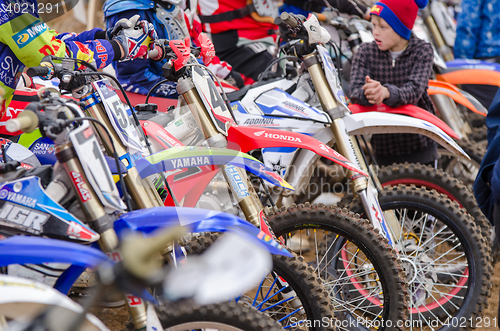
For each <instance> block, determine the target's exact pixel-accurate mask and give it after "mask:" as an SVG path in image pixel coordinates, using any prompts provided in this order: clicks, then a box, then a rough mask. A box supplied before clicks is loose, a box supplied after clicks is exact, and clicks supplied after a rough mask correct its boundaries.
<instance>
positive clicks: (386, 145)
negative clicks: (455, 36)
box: [350, 33, 435, 156]
mask: <svg viewBox="0 0 500 331" xmlns="http://www.w3.org/2000/svg"><path fill="white" fill-rule="evenodd" d="M433 59H434V56H433V49H432V46H431V45H430V44H429V43H427V42H425V41H423V40H421V39H419V38H417V37H416V36H415V35H414V34H413V33H412V35H411V37H410V40H409V43H408V47H407V48H406V49H405V50H404V52H403V53H402V54H401V55H400V56H399V57H398V58H396V60H393V58H392V56H391V54H390V52H389V51H381V50H379V48H378V46H377V44H376V43H375V42H372V43H367V44H363V45H361V47H360V48H359V50H358V52H357V53H356V55H355V56H354V60H353V63H352V70H351V80H350V81H351V82H350V98H351V102H352V103H356V104H360V105H363V106H371V104H370V103H369V102H368V100H367V99H366V96H365V94H364V90H363V89H362V87H363V85H364V84H365V77H366V76H370V78H372V79H374V80H377V81H379V82H380V83H382V85H384V86H385V87H387V88H388V89H389V92H390V93H391V96H390V97H389V98H387V99H386V100H384V103H385V104H386V105H388V106H390V107H397V106H402V105H408V104H412V105H416V106H419V107H421V108H423V109H426V110H427V111H429V112H430V113H432V114H435V110H434V105H433V104H432V101H431V98H430V97H429V95H428V94H427V88H428V85H429V79H430V78H431V75H432V63H433ZM371 143H372V147H373V151H374V152H375V154H378V155H386V156H389V155H408V154H412V153H415V152H418V151H421V150H423V149H425V148H427V147H429V146H431V144H434V141H433V140H432V139H430V138H427V137H425V136H421V135H416V134H409V133H404V134H384V135H374V136H373V138H372V140H371Z"/></svg>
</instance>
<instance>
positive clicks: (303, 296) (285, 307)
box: [29, 67, 405, 329]
mask: <svg viewBox="0 0 500 331" xmlns="http://www.w3.org/2000/svg"><path fill="white" fill-rule="evenodd" d="M188 68H189V67H188ZM36 70H42V69H34V68H32V69H30V70H29V71H30V74H33V71H36ZM56 74H57V72H56ZM75 75H76V76H78V74H77V73H75ZM59 77H61V78H62V77H63V76H62V75H59ZM90 86H91V87H95V86H94V85H92V84H91V85H90ZM96 90H97V91H99V89H96ZM109 91H110V89H109V88H108V89H107V93H109ZM215 91H216V90H215ZM97 93H99V92H97ZM214 93H215V92H214ZM97 95H99V97H100V100H101V101H100V102H98V104H97V106H96V107H95V109H97V110H99V109H101V110H100V111H101V112H102V114H103V115H101V117H100V118H102V119H103V120H104V121H105V120H108V121H109V119H108V116H109V118H111V119H112V120H113V119H114V117H113V116H116V115H113V114H114V113H115V112H116V111H111V112H108V109H107V107H108V106H111V105H113V103H114V101H115V100H110V99H109V98H106V96H105V95H101V94H97ZM115 96H116V94H115ZM111 101H112V102H111ZM106 105H107V106H106ZM100 107H106V108H104V109H102V108H100ZM111 110H113V108H111ZM95 113H97V112H96V111H94V113H93V114H95ZM93 117H95V118H97V117H99V115H93ZM122 119H123V117H122ZM118 122H119V121H118V120H116V123H118ZM128 123H136V122H135V121H134V120H133V118H131V119H130V120H128ZM130 125H135V124H130ZM109 127H110V128H113V127H112V126H111V125H110V126H109ZM115 132H120V131H118V130H116V131H115ZM252 132H253V131H252ZM132 136H133V134H129V135H127V137H132ZM306 138H307V137H306ZM104 139H106V137H104ZM163 140H165V137H163ZM120 143H121V140H120V139H116V140H115V141H114V144H115V146H119V144H120ZM117 148H118V149H119V148H120V147H117ZM124 149H125V148H124ZM215 149H216V148H211V150H215ZM173 150H175V148H173V149H171V150H167V151H164V152H160V153H157V154H155V155H152V156H148V157H145V158H143V159H142V160H138V159H137V158H133V159H134V165H135V168H136V170H137V174H138V176H139V177H144V178H146V177H147V176H149V175H151V174H152V172H151V169H153V173H154V172H155V171H157V170H158V169H159V171H170V172H172V173H174V174H175V173H177V172H178V170H179V168H187V167H185V165H186V164H185V162H184V163H183V162H181V164H180V165H179V163H178V160H174V161H175V165H176V166H177V167H172V163H173V162H171V161H172V160H167V159H164V157H165V156H166V154H171V153H170V152H171V151H173ZM332 152H333V150H331V149H330V150H328V149H326V151H325V149H323V150H322V154H326V155H328V153H331V155H333V156H335V157H336V158H337V159H338V158H339V157H340V156H338V155H337V154H335V153H332ZM119 153H121V152H119ZM233 153H234V151H233ZM123 154H126V153H123ZM160 154H161V155H162V156H161V157H159V155H160ZM330 157H331V156H330ZM145 160H147V161H148V162H147V163H146V161H145ZM189 165H190V166H192V167H193V168H196V169H198V168H202V169H205V168H207V167H206V165H205V164H203V163H202V164H198V163H197V162H195V163H193V162H191V164H188V166H189ZM201 165H202V166H203V167H200V166H201ZM167 166H170V168H167ZM229 166H231V164H229V165H228V166H226V167H229ZM257 168H259V167H257ZM264 168H265V167H260V168H259V171H260V172H261V173H262V172H265V169H264ZM128 170H130V169H128ZM247 170H248V169H247ZM267 173H270V174H273V173H272V171H268V172H267ZM128 175H129V173H128V174H127V176H128ZM269 177H271V179H272V178H276V177H277V176H276V175H274V176H271V175H269ZM277 178H279V177H277ZM191 180H192V178H191ZM209 181H210V179H209ZM241 181H242V180H241V179H240V180H239V182H241ZM194 183H195V182H193V181H192V182H191V184H189V185H187V187H190V188H192V187H193V186H194V185H198V184H194ZM226 185H227V184H226ZM125 186H127V185H125ZM183 186H184V187H186V185H183ZM240 189H241V188H240ZM174 191H175V190H174ZM169 196H170V194H169ZM167 198H168V197H167ZM182 200H184V201H189V200H188V199H184V198H183V199H182ZM182 200H181V201H182ZM173 201H174V202H175V200H173ZM259 202H260V201H259ZM330 212H332V211H330ZM344 214H345V216H344V222H343V226H341V227H340V229H336V228H335V227H333V226H331V227H330V228H331V229H332V230H335V229H336V232H335V234H336V235H337V234H342V235H343V236H344V237H346V238H351V240H352V241H351V242H352V243H351V244H350V245H347V246H346V247H345V248H344V249H342V251H346V252H347V251H350V250H352V249H354V247H358V246H360V247H363V249H362V251H361V252H365V251H368V247H370V245H367V246H365V244H364V243H365V242H368V243H371V246H373V247H371V248H370V253H369V254H368V255H367V258H366V259H363V261H365V262H360V261H357V263H361V264H366V263H372V265H373V266H374V269H375V270H373V272H372V273H370V274H372V275H371V277H375V278H374V279H377V278H380V279H382V281H381V282H379V283H376V284H371V285H370V287H369V288H370V289H371V288H372V287H373V288H375V289H376V288H378V289H379V290H375V291H373V293H380V292H382V293H391V296H386V297H384V298H385V299H384V300H386V302H385V304H382V306H379V307H378V308H377V310H378V313H379V315H381V316H384V315H385V316H387V318H389V319H393V320H396V319H397V318H400V317H403V316H404V311H403V309H402V307H403V305H404V302H405V300H404V297H405V291H404V281H403V280H402V279H401V277H400V276H401V267H400V266H398V264H397V262H396V259H395V256H394V255H393V254H394V251H392V250H391V249H390V248H389V246H387V245H386V244H385V243H383V242H381V241H380V240H378V239H377V238H376V237H377V236H376V235H375V237H373V233H372V232H371V231H370V227H369V226H368V225H367V224H365V223H364V222H363V221H361V220H359V219H358V218H356V217H355V216H354V215H352V214H346V213H344ZM158 221H160V220H158V219H156V220H151V222H153V223H154V222H158ZM333 221H334V219H332V220H330V219H325V222H326V223H327V224H329V223H333ZM360 229H363V231H360ZM328 235H329V236H332V232H330V233H329V234H328ZM299 245H300V243H299ZM361 252H360V253H358V255H359V254H361ZM372 252H373V253H372ZM376 252H380V254H381V255H377V253H376ZM345 254H347V253H345ZM363 254H365V253H363ZM391 255H393V258H392V259H391V258H390V256H391ZM283 260H284V259H281V261H279V259H276V260H275V261H274V264H275V270H277V268H280V270H279V271H278V274H279V275H280V276H282V278H283V279H285V280H286V281H287V282H289V283H290V284H293V285H291V286H296V284H301V285H297V286H300V287H301V288H299V289H298V290H296V291H297V293H296V294H295V292H293V291H290V290H287V288H288V289H289V288H290V286H284V285H283V284H281V282H279V280H280V278H278V280H276V279H270V283H267V282H266V283H265V284H263V287H266V286H267V287H270V288H271V289H273V288H274V289H275V290H274V291H268V292H267V294H265V293H264V292H262V291H259V292H258V293H257V294H259V295H261V296H259V298H258V299H259V300H257V299H256V298H253V299H252V300H249V301H250V303H251V304H253V305H254V306H256V307H257V308H258V309H259V310H265V311H268V312H269V309H270V307H279V309H278V312H276V313H274V312H270V313H271V314H272V315H273V316H276V317H279V319H280V320H281V322H282V323H283V324H284V325H288V324H287V323H289V320H292V319H291V318H290V316H291V317H293V318H296V316H297V315H298V316H302V315H303V314H304V312H305V315H306V316H313V317H314V316H317V317H314V318H320V316H323V317H324V316H328V314H329V313H328V309H327V308H328V307H329V305H330V303H329V302H328V301H325V300H322V299H321V295H320V294H321V291H320V290H319V289H320V288H321V286H320V285H319V283H315V282H314V281H313V280H314V279H313V278H311V277H310V275H309V276H308V272H309V269H308V268H305V267H300V266H301V264H302V265H303V264H304V263H303V262H301V261H300V260H293V261H291V262H290V263H289V264H286V263H285V262H286V261H285V262H283ZM367 261H370V262H367ZM296 262H297V263H296ZM346 267H347V268H350V269H352V270H358V269H359V265H356V267H354V266H353V265H350V263H347V264H341V265H338V266H337V269H345V268H346ZM382 272H383V273H384V275H382V276H375V275H378V274H380V273H382ZM286 273H288V274H289V275H288V276H287V275H286ZM358 273H361V276H365V275H364V273H363V272H362V270H361V269H359V271H356V272H354V273H353V277H352V278H351V280H352V279H356V275H357V274H358ZM290 275H291V276H290ZM350 282H351V281H350V280H349V281H346V280H345V279H341V282H337V284H336V287H337V288H341V287H345V286H350ZM284 284H286V282H285V283H284ZM390 284H392V287H394V288H397V291H393V290H392V289H391V285H390ZM394 284H397V285H396V286H394ZM283 286H284V287H283ZM261 287H262V286H261ZM294 289H295V288H294ZM386 291H389V292H386ZM366 293H371V291H369V292H366ZM378 295H379V294H377V296H378ZM342 297H343V300H344V301H346V300H347V301H349V300H357V301H359V300H360V297H361V300H363V301H366V302H370V301H369V299H370V298H371V297H370V296H366V295H364V294H363V293H361V292H360V293H359V294H358V296H354V298H353V297H352V296H351V297H345V296H344V295H342ZM342 297H339V298H342ZM297 298H300V301H301V302H302V304H303V306H304V308H303V309H302V308H301V309H299V308H300V306H297V303H296V302H295V300H297ZM247 299H248V298H247ZM247 299H246V301H248V300H247ZM380 299H382V297H380V298H379V299H378V300H379V301H380ZM263 302H264V303H263ZM381 302H382V301H381ZM393 302H394V303H393ZM398 304H399V305H400V307H401V308H400V309H397V310H394V311H391V310H388V309H386V307H388V306H391V307H392V306H395V305H396V306H397V305H398ZM347 306H349V305H347ZM275 309H276V308H275ZM356 310H357V309H353V308H352V306H351V307H350V310H349V311H347V312H346V315H347V316H348V317H349V318H351V319H352V320H356V316H357V315H359V312H357V311H356ZM283 311H288V313H286V314H284V315H282V312H283ZM393 316H394V317H393ZM299 321H300V319H299ZM291 324H292V325H293V323H291ZM303 327H306V328H307V327H308V326H307V325H305V326H303ZM309 329H314V327H310V328H309Z"/></svg>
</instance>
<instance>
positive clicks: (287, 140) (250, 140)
mask: <svg viewBox="0 0 500 331" xmlns="http://www.w3.org/2000/svg"><path fill="white" fill-rule="evenodd" d="M227 134H228V136H227V140H228V148H231V149H235V150H239V151H242V152H245V153H246V152H248V151H251V150H253V149H260V148H267V147H296V148H305V149H308V150H310V151H312V152H314V153H316V154H318V155H321V156H323V157H326V158H327V159H329V160H332V161H333V162H335V163H338V164H340V165H341V166H343V167H345V168H347V169H349V170H352V171H355V172H357V173H360V174H362V175H364V176H368V175H367V174H366V173H365V172H364V171H362V170H360V169H358V168H357V167H356V165H354V164H353V163H351V162H350V161H349V160H348V159H346V158H345V157H343V156H342V155H341V154H339V153H338V152H337V151H335V150H333V149H331V148H330V147H328V146H326V145H325V144H323V143H322V142H321V141H319V140H317V139H314V138H312V137H309V136H306V135H304V134H301V133H295V132H290V131H282V130H276V129H262V128H253V127H249V126H238V125H232V126H231V127H230V128H229V130H228V131H227Z"/></svg>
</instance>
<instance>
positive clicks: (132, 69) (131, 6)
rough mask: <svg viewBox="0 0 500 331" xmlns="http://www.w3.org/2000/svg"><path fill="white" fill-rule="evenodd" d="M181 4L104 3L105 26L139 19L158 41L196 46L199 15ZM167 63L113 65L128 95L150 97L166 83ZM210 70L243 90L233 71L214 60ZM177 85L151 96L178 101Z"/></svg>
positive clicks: (166, 0) (173, 0) (177, 0)
mask: <svg viewBox="0 0 500 331" xmlns="http://www.w3.org/2000/svg"><path fill="white" fill-rule="evenodd" d="M183 8H186V4H183V3H182V1H181V0H161V1H150V0H106V1H105V3H104V7H103V9H104V18H105V20H106V25H107V26H108V28H109V27H112V26H114V25H115V24H116V23H117V22H118V21H119V20H120V19H127V18H129V17H132V16H134V15H139V17H140V19H142V20H146V21H148V22H151V23H152V24H153V26H154V29H155V31H156V33H157V35H158V39H168V40H184V39H185V38H186V37H191V41H192V43H193V44H194V45H197V42H198V36H199V34H200V33H201V23H200V22H199V21H197V18H196V14H195V13H194V12H193V11H191V10H189V9H187V10H186V12H185V11H184V9H183ZM166 61H167V60H163V61H159V62H156V61H153V60H151V59H134V60H132V61H130V60H125V61H119V62H114V63H113V68H114V69H115V72H116V76H117V78H118V80H119V81H120V83H121V84H122V86H123V87H124V89H125V90H126V91H130V92H134V93H139V94H147V93H148V91H149V90H150V89H151V88H152V87H153V86H154V85H155V84H157V83H158V82H160V81H161V80H164V77H163V71H162V69H161V68H162V66H163V65H164V64H165V62H166ZM208 68H209V69H210V70H211V71H212V72H214V74H216V75H217V77H219V78H223V79H226V80H227V81H228V82H229V83H231V84H233V85H235V86H239V87H242V86H243V79H242V78H241V76H239V74H238V73H236V72H233V71H232V67H231V66H230V65H229V64H227V63H225V62H222V61H220V60H219V59H218V58H217V57H215V58H214V59H213V60H212V61H211V63H210V64H209V65H208ZM176 86H177V84H176V83H174V82H165V83H163V84H161V85H160V86H158V87H157V88H156V90H155V91H154V92H153V93H152V95H153V96H158V97H166V98H177V97H178V94H177V90H176Z"/></svg>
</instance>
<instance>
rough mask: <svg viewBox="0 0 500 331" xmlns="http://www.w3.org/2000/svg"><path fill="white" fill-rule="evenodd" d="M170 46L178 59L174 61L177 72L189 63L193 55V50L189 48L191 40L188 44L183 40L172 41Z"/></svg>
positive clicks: (169, 43)
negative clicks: (190, 56)
mask: <svg viewBox="0 0 500 331" xmlns="http://www.w3.org/2000/svg"><path fill="white" fill-rule="evenodd" d="M168 45H169V46H170V48H172V50H173V51H174V53H175V55H176V56H177V59H175V60H174V68H175V70H176V71H178V70H180V69H182V68H183V67H184V66H185V65H186V63H187V61H188V60H189V55H190V54H191V48H190V47H189V40H188V43H187V44H186V43H185V42H183V41H181V40H170V41H169V42H168Z"/></svg>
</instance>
